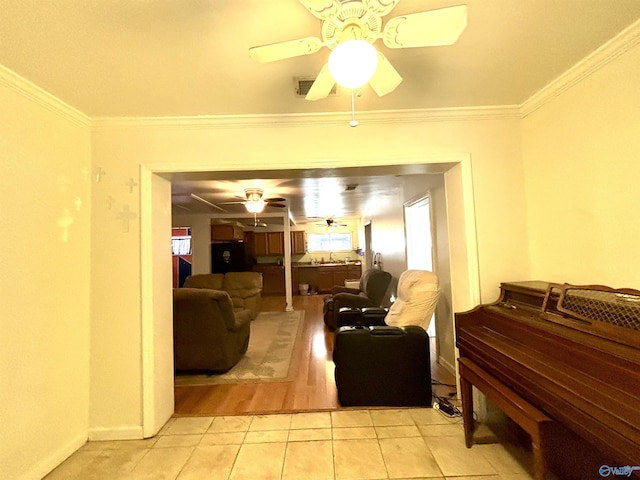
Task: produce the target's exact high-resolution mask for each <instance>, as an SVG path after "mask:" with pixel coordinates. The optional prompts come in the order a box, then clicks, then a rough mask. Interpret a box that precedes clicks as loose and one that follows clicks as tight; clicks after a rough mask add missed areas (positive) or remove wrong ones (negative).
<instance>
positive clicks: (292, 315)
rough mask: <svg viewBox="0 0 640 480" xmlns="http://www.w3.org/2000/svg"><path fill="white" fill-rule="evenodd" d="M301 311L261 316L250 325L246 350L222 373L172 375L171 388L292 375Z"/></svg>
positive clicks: (300, 326) (255, 380)
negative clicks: (232, 365) (173, 384)
mask: <svg viewBox="0 0 640 480" xmlns="http://www.w3.org/2000/svg"><path fill="white" fill-rule="evenodd" d="M303 322H304V311H294V312H261V313H259V314H258V316H257V317H256V318H255V320H253V321H252V322H251V335H250V337H249V348H248V349H247V353H245V354H244V356H243V357H242V358H241V359H240V361H239V362H238V363H237V364H236V365H235V366H234V367H232V368H231V369H230V370H228V371H227V372H225V373H221V374H210V375H209V374H194V375H176V377H175V386H176V387H183V386H196V385H218V384H224V383H242V382H269V381H285V380H287V379H288V378H289V376H290V374H291V375H293V374H294V372H295V365H293V363H294V359H295V358H296V355H294V354H295V352H296V351H297V348H299V347H300V343H301V341H300V337H301V335H302V324H303Z"/></svg>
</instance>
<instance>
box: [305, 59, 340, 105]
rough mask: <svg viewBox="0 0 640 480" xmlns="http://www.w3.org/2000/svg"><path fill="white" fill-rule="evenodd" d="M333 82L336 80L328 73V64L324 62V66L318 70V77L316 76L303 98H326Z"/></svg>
mask: <svg viewBox="0 0 640 480" xmlns="http://www.w3.org/2000/svg"><path fill="white" fill-rule="evenodd" d="M335 83H336V81H335V80H334V79H333V77H332V76H331V74H330V73H329V65H328V64H325V66H324V67H322V70H320V73H319V74H318V78H316V80H315V82H313V85H311V88H310V89H309V91H308V92H307V96H306V97H304V98H305V99H306V100H322V99H323V98H327V96H328V95H329V94H330V93H331V89H332V88H333V86H334V85H335Z"/></svg>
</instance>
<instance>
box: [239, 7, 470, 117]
mask: <svg viewBox="0 0 640 480" xmlns="http://www.w3.org/2000/svg"><path fill="white" fill-rule="evenodd" d="M298 1H299V2H300V3H301V4H302V5H304V6H305V7H306V8H307V10H309V11H310V12H311V14H312V15H314V16H315V17H317V18H319V19H320V20H322V28H321V36H322V38H321V39H320V38H318V37H306V38H301V39H298V40H289V41H285V42H280V43H272V44H269V45H263V46H258V47H253V48H250V49H249V55H250V56H251V58H253V59H254V60H256V61H258V62H263V63H265V62H274V61H277V60H284V59H287V58H293V57H298V56H302V55H310V54H313V53H316V52H318V51H319V50H320V49H321V48H322V47H328V48H329V49H330V50H332V52H331V54H330V55H329V61H328V63H327V64H326V65H325V66H324V67H323V68H322V70H321V71H320V73H319V74H318V76H317V78H316V79H315V81H314V82H313V85H312V86H311V88H310V89H309V92H308V93H307V95H306V97H305V98H306V99H307V100H320V99H323V98H325V97H327V96H328V95H329V93H330V92H331V90H332V89H333V87H334V85H335V84H336V83H338V84H339V85H341V86H343V87H345V88H351V89H357V88H360V87H361V86H363V85H364V84H365V83H367V82H368V83H369V85H370V86H371V88H372V89H373V91H374V92H376V94H378V95H379V96H382V95H386V94H388V93H390V92H392V91H393V90H395V88H396V87H397V86H398V85H400V83H401V82H402V77H401V76H400V74H399V73H398V72H397V71H396V69H395V68H394V67H393V66H392V65H391V63H390V62H389V61H388V60H387V58H386V57H385V56H384V55H383V54H382V53H381V52H380V51H377V50H376V49H375V48H374V47H373V43H375V42H376V41H377V40H378V39H382V41H383V43H384V45H386V46H387V47H388V48H393V49H395V48H412V47H434V46H444V45H452V44H454V43H456V41H457V40H458V38H459V37H460V35H461V34H462V32H463V31H464V29H465V28H466V26H467V6H466V5H456V6H451V7H446V8H440V9H436V10H428V11H424V12H417V13H411V14H407V15H400V16H397V17H394V18H391V19H389V20H387V21H386V24H385V25H384V27H383V21H382V17H384V16H386V15H387V14H389V13H390V12H391V10H393V8H394V7H395V6H396V5H397V4H398V2H399V1H400V0H342V1H341V0H298ZM353 98H354V97H353V92H352V110H353ZM354 126H355V125H354Z"/></svg>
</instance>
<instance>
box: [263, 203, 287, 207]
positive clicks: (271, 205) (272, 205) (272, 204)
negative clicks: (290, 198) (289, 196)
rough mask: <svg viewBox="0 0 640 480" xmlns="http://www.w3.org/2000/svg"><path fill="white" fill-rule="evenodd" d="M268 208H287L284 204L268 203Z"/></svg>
mask: <svg viewBox="0 0 640 480" xmlns="http://www.w3.org/2000/svg"><path fill="white" fill-rule="evenodd" d="M267 207H278V208H284V207H286V205H283V204H282V203H267Z"/></svg>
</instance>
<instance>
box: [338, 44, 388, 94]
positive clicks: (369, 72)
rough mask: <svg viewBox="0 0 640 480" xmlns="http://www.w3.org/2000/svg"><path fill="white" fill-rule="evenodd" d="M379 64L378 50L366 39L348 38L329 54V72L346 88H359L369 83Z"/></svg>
mask: <svg viewBox="0 0 640 480" xmlns="http://www.w3.org/2000/svg"><path fill="white" fill-rule="evenodd" d="M377 66H378V52H377V51H376V49H375V48H374V47H373V45H371V44H370V43H369V42H366V41H364V40H348V41H346V42H342V43H341V44H339V45H338V46H337V47H336V48H335V49H334V50H333V52H331V55H329V73H331V76H332V77H333V79H334V80H335V81H336V83H337V84H338V85H340V86H342V87H344V88H359V87H361V86H363V85H364V84H365V83H367V82H368V81H369V80H370V79H371V77H372V76H373V74H374V73H375V71H376V67H377Z"/></svg>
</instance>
